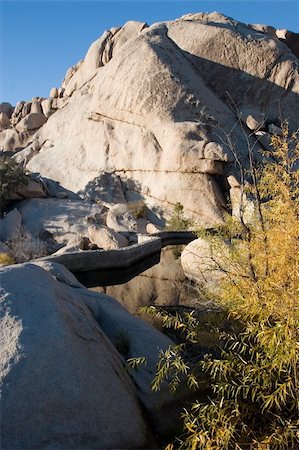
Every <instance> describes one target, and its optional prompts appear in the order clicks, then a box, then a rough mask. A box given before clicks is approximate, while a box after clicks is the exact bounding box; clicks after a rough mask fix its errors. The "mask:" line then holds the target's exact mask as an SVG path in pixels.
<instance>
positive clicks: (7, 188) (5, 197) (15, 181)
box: [0, 156, 28, 214]
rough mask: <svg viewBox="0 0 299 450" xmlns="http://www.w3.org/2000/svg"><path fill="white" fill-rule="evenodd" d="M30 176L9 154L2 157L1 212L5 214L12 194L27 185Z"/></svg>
mask: <svg viewBox="0 0 299 450" xmlns="http://www.w3.org/2000/svg"><path fill="white" fill-rule="evenodd" d="M27 183H28V177H27V176H26V174H25V172H24V170H23V169H22V168H21V167H20V166H19V164H18V163H17V162H16V161H14V160H13V159H12V158H10V157H9V156H3V157H1V158H0V213H1V214H3V212H4V211H5V208H6V206H7V204H8V202H9V199H10V195H11V194H12V193H13V192H14V191H15V190H17V189H20V188H22V187H23V186H26V184H27Z"/></svg>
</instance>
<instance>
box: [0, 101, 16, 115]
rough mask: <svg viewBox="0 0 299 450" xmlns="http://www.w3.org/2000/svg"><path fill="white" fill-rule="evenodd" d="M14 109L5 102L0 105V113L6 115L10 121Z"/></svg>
mask: <svg viewBox="0 0 299 450" xmlns="http://www.w3.org/2000/svg"><path fill="white" fill-rule="evenodd" d="M13 110H14V107H13V106H12V105H11V104H10V103H7V102H2V103H0V113H4V114H6V116H7V117H8V118H9V119H10V118H11V115H12V113H13Z"/></svg>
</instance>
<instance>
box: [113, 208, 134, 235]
mask: <svg viewBox="0 0 299 450" xmlns="http://www.w3.org/2000/svg"><path fill="white" fill-rule="evenodd" d="M106 224H107V227H109V228H111V229H112V230H114V231H118V232H122V231H125V232H126V231H136V230H137V222H136V219H135V217H134V216H133V214H132V211H131V210H130V208H129V206H128V205H127V204H119V205H115V206H112V208H110V209H109V211H108V213H107V218H106Z"/></svg>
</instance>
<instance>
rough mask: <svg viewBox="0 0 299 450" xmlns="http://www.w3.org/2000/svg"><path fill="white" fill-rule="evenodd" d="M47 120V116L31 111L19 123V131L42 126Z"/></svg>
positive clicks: (17, 126) (17, 127)
mask: <svg viewBox="0 0 299 450" xmlns="http://www.w3.org/2000/svg"><path fill="white" fill-rule="evenodd" d="M46 122H47V118H46V116H44V115H43V114H41V113H38V112H31V113H29V114H28V115H26V116H25V117H24V118H23V119H22V120H21V121H20V122H19V123H18V124H17V125H16V129H17V130H18V131H31V130H36V129H37V128H40V127H41V126H42V125H44V123H46Z"/></svg>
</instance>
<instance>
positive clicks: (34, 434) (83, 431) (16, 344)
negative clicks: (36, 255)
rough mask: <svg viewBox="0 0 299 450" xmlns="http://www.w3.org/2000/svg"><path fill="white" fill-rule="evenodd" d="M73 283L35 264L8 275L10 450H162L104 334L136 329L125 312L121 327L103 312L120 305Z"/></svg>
mask: <svg viewBox="0 0 299 450" xmlns="http://www.w3.org/2000/svg"><path fill="white" fill-rule="evenodd" d="M56 278H59V280H60V281H57V279H56ZM16 280H17V282H16ZM69 281H70V279H69V275H67V276H66V274H65V273H63V276H62V277H61V270H60V269H59V270H56V269H55V270H54V272H53V270H52V268H50V272H46V271H45V270H43V269H42V268H40V267H37V266H36V265H33V264H26V265H21V266H15V267H7V268H5V269H2V270H1V289H2V293H3V294H4V295H3V297H2V303H1V307H2V318H1V342H2V343H3V345H2V347H1V368H2V371H1V381H2V383H3V384H2V392H1V395H2V398H1V415H2V417H1V441H2V442H1V444H2V448H3V449H29V448H30V449H34V448H36V449H41V448H61V449H66V448H68V449H70V448H71V449H78V450H79V449H87V448H88V449H92V448H93V449H99V448H111V449H112V448H113V449H120V448H136V449H137V448H138V449H142V448H144V449H148V448H155V445H154V444H153V442H152V441H150V439H149V434H148V431H147V427H146V425H145V422H144V420H143V417H142V413H141V411H140V407H139V404H138V399H137V395H136V390H135V388H134V386H133V384H132V382H131V380H130V378H129V376H128V374H127V373H126V371H125V370H123V360H122V359H121V357H120V356H119V354H118V353H117V351H116V350H115V348H114V347H113V345H112V344H111V342H110V341H109V339H107V337H106V336H105V334H104V333H106V334H108V332H109V331H110V333H112V330H111V327H113V330H114V331H113V333H115V334H117V332H119V330H120V326H121V325H122V328H123V329H126V328H128V325H127V324H125V323H124V321H125V316H124V313H121V312H120V308H121V306H120V305H119V306H118V309H117V306H114V315H116V317H118V319H116V322H115V321H114V322H113V319H112V317H113V315H112V314H111V313H109V312H108V311H107V309H106V310H105V309H104V310H103V307H102V306H101V301H102V299H103V301H104V302H105V303H107V306H108V305H109V304H111V303H112V308H113V300H112V299H110V298H108V297H106V296H104V295H100V294H95V293H88V292H87V293H86V291H87V290H86V289H80V288H79V287H76V288H74V287H71V286H70V285H69ZM65 283H66V284H65ZM116 303H117V302H116ZM126 314H127V315H129V314H128V313H126ZM102 319H103V323H104V325H105V330H104V332H103V328H102V326H101V325H100V323H101V322H102ZM117 320H118V322H120V321H122V323H121V324H120V323H119V327H118V326H117V325H118V324H117ZM137 321H138V319H135V318H132V320H131V322H132V325H131V327H132V328H133V325H134V324H136V322H137ZM137 328H138V327H137ZM143 328H145V327H143ZM134 333H135V336H136V335H137V332H136V330H135V331H134ZM145 338H146V335H145V333H144V334H143V339H145ZM149 346H150V347H151V348H152V349H153V345H152V344H151V343H149Z"/></svg>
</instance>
